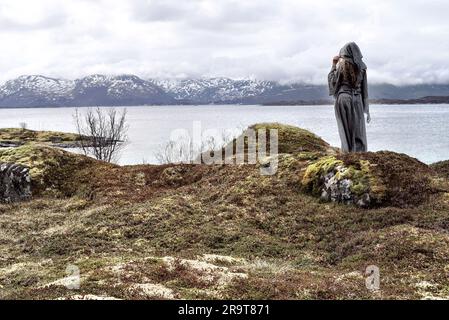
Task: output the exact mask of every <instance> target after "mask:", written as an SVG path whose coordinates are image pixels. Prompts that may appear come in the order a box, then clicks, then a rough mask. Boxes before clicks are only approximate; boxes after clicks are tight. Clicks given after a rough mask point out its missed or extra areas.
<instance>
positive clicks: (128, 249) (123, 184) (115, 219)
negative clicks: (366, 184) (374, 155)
mask: <svg viewBox="0 0 449 320" xmlns="http://www.w3.org/2000/svg"><path fill="white" fill-rule="evenodd" d="M64 155H65V154H64ZM67 156H68V155H67ZM75 157H78V156H75ZM368 157H370V156H369V155H367V156H366V159H365V160H367V161H369V160H371V161H373V160H372V159H368ZM316 158H317V155H316V154H311V153H310V151H306V152H303V153H296V154H282V155H280V156H279V170H278V172H277V174H276V175H273V176H261V175H260V172H259V168H258V166H257V165H215V166H206V165H165V166H129V167H117V166H108V167H104V165H105V164H104V163H100V162H96V161H91V160H90V159H88V160H86V161H88V162H89V164H88V165H86V166H85V168H84V169H83V170H82V171H80V172H84V173H89V174H91V176H89V177H88V178H85V179H84V180H83V179H81V178H80V179H79V180H75V181H78V182H77V183H79V187H80V188H81V189H83V188H84V189H88V190H89V192H79V193H74V194H70V195H66V196H60V197H59V198H55V197H54V196H53V195H51V196H50V195H45V194H44V195H41V196H38V197H36V198H35V199H33V200H31V201H29V202H24V203H16V204H9V205H0V257H1V259H0V297H1V298H4V299H7V298H19V299H24V298H32V299H46V298H70V297H73V296H74V295H88V294H90V295H95V296H99V297H116V298H126V299H154V298H170V299H171V298H203V299H204V298H206V299H219V298H233V299H242V298H247V299H361V298H362V299H364V298H367V299H379V298H386V299H415V298H425V297H427V298H435V297H448V296H449V280H448V277H447V272H448V271H449V259H448V257H449V235H448V231H449V193H445V192H439V193H431V194H429V195H427V199H426V201H420V202H419V203H417V204H416V205H414V206H407V207H402V208H401V207H398V206H393V205H391V204H389V205H387V206H385V207H379V208H374V209H369V210H367V209H362V208H357V207H355V206H345V205H339V204H334V203H321V202H320V201H319V200H318V199H317V198H316V197H313V196H311V195H308V194H305V193H303V192H301V190H300V181H301V178H302V175H304V172H305V170H306V168H307V166H308V165H310V164H312V163H314V162H315V161H316ZM0 159H1V156H0ZM341 161H347V163H350V159H345V158H344V157H342V158H341ZM407 161H408V160H407ZM68 163H69V164H70V162H68ZM63 167H64V166H61V168H63ZM67 168H71V170H74V167H73V166H71V165H70V166H68V167H67ZM99 168H102V170H100V169H99ZM423 170H424V169H423ZM442 181H443V180H442ZM446 182H447V181H446V180H444V183H446ZM441 183H443V182H441ZM54 188H56V189H57V186H55V187H54ZM211 255H212V256H211ZM214 257H215V258H214ZM69 264H74V265H76V266H78V267H79V268H80V272H81V287H80V289H79V290H69V289H67V288H66V287H65V286H63V285H61V284H60V282H56V283H53V284H51V283H52V282H54V281H56V280H58V279H61V278H63V277H64V276H65V275H66V274H65V270H66V267H67V265H69ZM368 265H377V266H378V267H379V268H380V291H376V292H371V291H369V290H368V289H367V288H366V287H365V275H364V272H365V268H366V267H367V266H368ZM48 284H51V285H48ZM46 285H47V286H46Z"/></svg>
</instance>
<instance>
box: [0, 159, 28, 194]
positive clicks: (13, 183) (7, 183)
mask: <svg viewBox="0 0 449 320" xmlns="http://www.w3.org/2000/svg"><path fill="white" fill-rule="evenodd" d="M30 197H31V177H30V170H29V168H27V167H25V166H21V165H18V164H11V163H1V164H0V202H3V203H11V202H17V201H23V200H27V199H29V198H30Z"/></svg>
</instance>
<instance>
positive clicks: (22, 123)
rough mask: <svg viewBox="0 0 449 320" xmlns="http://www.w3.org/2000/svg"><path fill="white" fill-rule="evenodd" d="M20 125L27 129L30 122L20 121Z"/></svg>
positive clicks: (21, 127)
mask: <svg viewBox="0 0 449 320" xmlns="http://www.w3.org/2000/svg"><path fill="white" fill-rule="evenodd" d="M19 127H20V129H22V130H26V129H27V128H28V124H27V123H26V122H20V123H19Z"/></svg>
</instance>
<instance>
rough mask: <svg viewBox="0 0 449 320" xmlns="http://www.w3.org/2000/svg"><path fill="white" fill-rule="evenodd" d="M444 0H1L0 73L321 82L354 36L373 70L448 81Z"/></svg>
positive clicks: (377, 77) (389, 78) (448, 24)
mask: <svg viewBox="0 0 449 320" xmlns="http://www.w3.org/2000/svg"><path fill="white" fill-rule="evenodd" d="M448 11H449V3H448V2H447V1H444V0H441V1H438V0H427V1H425V0H397V1H389V0H377V1H376V0H373V1H363V2H362V1H355V0H340V1H318V0H317V1H313V2H312V1H300V0H279V1H271V0H270V1H268V0H258V1H250V0H240V1H237V0H189V1H184V0H178V1H174V0H164V1H162V0H128V1H122V0H95V1H92V0H89V1H88V0H66V1H57V0H40V1H25V0H2V2H1V4H0V41H1V43H2V49H1V50H0V81H5V80H7V79H10V78H14V77H16V76H18V75H21V74H45V75H50V76H55V77H66V78H76V77H81V76H84V75H86V74H90V73H108V74H118V73H134V74H137V75H139V76H142V77H146V78H148V77H187V76H189V77H201V76H228V77H233V78H245V77H255V78H259V79H269V80H280V81H301V82H306V83H325V81H326V75H327V72H328V71H329V67H330V60H331V58H332V57H333V56H334V55H335V54H336V53H338V51H339V48H340V47H341V46H342V45H343V44H344V43H346V42H348V41H356V42H357V43H359V45H360V47H361V48H362V51H363V53H364V56H365V61H366V63H367V65H368V68H369V71H368V72H369V78H370V81H371V82H390V83H394V84H409V83H447V82H449V42H448V41H446V39H448V36H449V20H448V19H447V17H446V12H448Z"/></svg>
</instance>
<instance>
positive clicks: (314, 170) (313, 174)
mask: <svg viewBox="0 0 449 320" xmlns="http://www.w3.org/2000/svg"><path fill="white" fill-rule="evenodd" d="M342 164H343V162H342V161H341V160H338V159H337V158H335V156H326V157H322V158H320V159H319V160H318V161H316V162H314V163H312V164H310V165H309V166H307V168H306V171H305V173H304V175H303V177H302V181H301V183H302V186H303V187H304V188H305V190H306V191H309V192H312V193H313V194H315V195H320V194H321V188H322V184H323V179H324V176H325V175H326V174H327V173H329V172H331V171H333V170H334V169H335V168H336V167H337V166H341V165H342Z"/></svg>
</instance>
